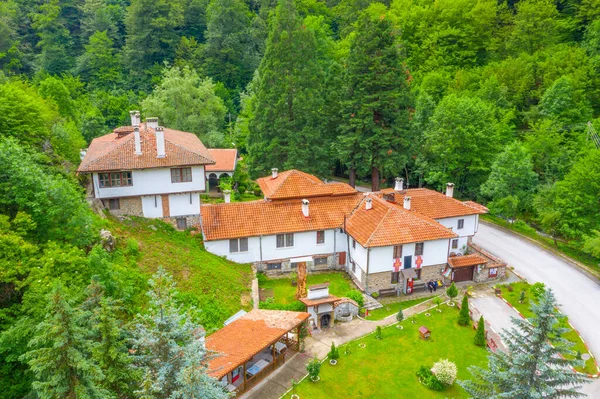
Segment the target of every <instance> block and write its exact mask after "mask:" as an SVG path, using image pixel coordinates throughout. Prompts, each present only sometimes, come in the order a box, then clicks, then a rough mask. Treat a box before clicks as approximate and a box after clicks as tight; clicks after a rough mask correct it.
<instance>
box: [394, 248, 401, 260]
mask: <svg viewBox="0 0 600 399" xmlns="http://www.w3.org/2000/svg"><path fill="white" fill-rule="evenodd" d="M401 257H402V245H394V259H398V258H401Z"/></svg>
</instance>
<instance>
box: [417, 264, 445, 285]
mask: <svg viewBox="0 0 600 399" xmlns="http://www.w3.org/2000/svg"><path fill="white" fill-rule="evenodd" d="M445 266H446V265H445V264H442V265H433V266H423V267H422V268H421V279H420V280H421V281H424V282H425V283H427V282H428V281H429V280H443V278H444V276H442V270H443V269H444V267H445ZM444 284H446V282H444Z"/></svg>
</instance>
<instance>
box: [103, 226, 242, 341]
mask: <svg viewBox="0 0 600 399" xmlns="http://www.w3.org/2000/svg"><path fill="white" fill-rule="evenodd" d="M151 226H154V228H155V229H154V228H152V227H151ZM110 229H111V231H112V232H113V234H114V235H116V236H117V238H118V239H119V246H125V245H127V241H128V240H131V239H134V240H135V241H137V242H138V243H139V248H140V257H139V260H138V266H139V270H140V271H141V272H142V273H144V274H145V275H146V276H148V277H150V276H151V275H152V274H153V273H154V272H155V271H156V270H157V269H158V267H159V266H163V267H164V268H165V269H166V270H167V271H169V272H170V273H171V274H172V275H173V277H174V279H175V281H176V282H177V289H178V290H179V291H180V299H181V300H182V302H183V303H185V304H187V305H194V306H196V307H197V308H198V309H200V310H201V312H200V321H201V323H202V324H203V326H204V328H205V329H206V330H207V331H210V330H213V329H215V328H218V327H220V326H222V322H223V321H224V320H225V319H227V318H228V317H229V316H231V315H232V314H234V313H235V312H237V311H238V310H240V309H242V308H244V309H246V310H248V309H250V308H251V307H252V301H251V295H250V284H251V279H252V271H251V268H250V265H240V264H237V263H233V262H230V261H228V260H226V259H224V258H221V257H219V256H216V255H213V254H211V253H209V252H207V251H206V250H205V249H204V246H203V244H202V242H201V236H195V237H193V236H191V235H190V234H189V232H182V231H177V230H175V229H174V228H173V227H172V226H170V225H168V224H166V223H164V222H162V221H160V220H148V219H143V218H131V219H129V220H125V221H118V220H111V221H110Z"/></svg>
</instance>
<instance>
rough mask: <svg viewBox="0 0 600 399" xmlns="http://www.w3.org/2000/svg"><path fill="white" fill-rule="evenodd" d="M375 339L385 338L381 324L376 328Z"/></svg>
mask: <svg viewBox="0 0 600 399" xmlns="http://www.w3.org/2000/svg"><path fill="white" fill-rule="evenodd" d="M375 339H383V335H382V332H381V326H377V328H376V329H375Z"/></svg>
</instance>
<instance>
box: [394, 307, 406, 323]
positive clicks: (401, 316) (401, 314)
mask: <svg viewBox="0 0 600 399" xmlns="http://www.w3.org/2000/svg"><path fill="white" fill-rule="evenodd" d="M402 320H404V312H402V309H400V310H399V311H398V313H396V321H398V322H400V321H402Z"/></svg>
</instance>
